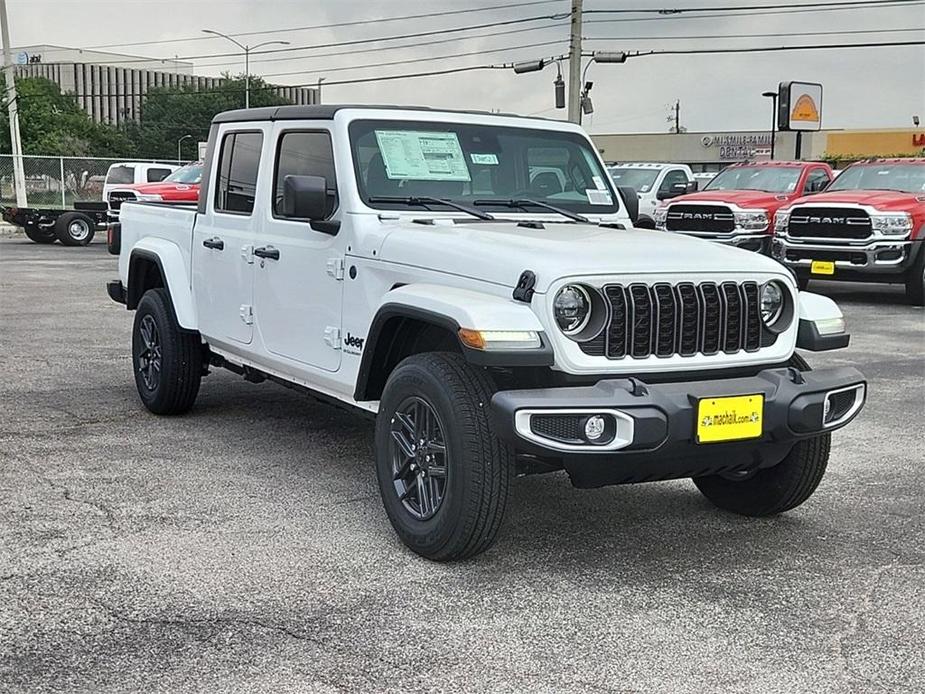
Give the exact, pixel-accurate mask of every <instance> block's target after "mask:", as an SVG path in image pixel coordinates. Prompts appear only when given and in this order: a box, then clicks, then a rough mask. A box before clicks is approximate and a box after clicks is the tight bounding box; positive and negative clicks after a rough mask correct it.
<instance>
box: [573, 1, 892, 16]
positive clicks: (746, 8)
mask: <svg viewBox="0 0 925 694" xmlns="http://www.w3.org/2000/svg"><path fill="white" fill-rule="evenodd" d="M896 4H899V5H902V4H910V0H843V1H841V2H802V3H792V2H788V3H775V4H770V5H727V6H721V7H715V6H714V7H680V8H670V9H667V8H645V9H639V8H624V9H617V10H585V11H584V14H660V15H679V14H686V13H689V12H711V11H716V10H722V11H723V12H752V11H755V10H787V9H796V8H800V9H809V8H819V9H823V10H824V9H827V8H837V7H870V6H876V5H896Z"/></svg>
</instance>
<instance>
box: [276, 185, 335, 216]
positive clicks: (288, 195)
mask: <svg viewBox="0 0 925 694" xmlns="http://www.w3.org/2000/svg"><path fill="white" fill-rule="evenodd" d="M327 204H328V184H327V181H325V180H324V176H295V175H289V176H286V177H285V178H284V179H283V215H285V216H286V217H295V218H296V219H307V220H309V221H312V222H314V221H319V220H322V219H324V217H325V212H326V209H327Z"/></svg>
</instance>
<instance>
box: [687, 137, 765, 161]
mask: <svg viewBox="0 0 925 694" xmlns="http://www.w3.org/2000/svg"><path fill="white" fill-rule="evenodd" d="M700 144H701V145H703V146H704V147H707V148H716V149H717V150H719V158H720V159H722V160H724V161H730V160H731V161H744V160H746V159H754V158H756V157H759V156H761V154H760V153H761V152H763V151H764V150H765V149H767V150H768V152H769V153H770V147H771V134H770V133H728V134H720V135H704V136H703V137H701V138H700Z"/></svg>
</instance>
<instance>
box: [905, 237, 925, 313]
mask: <svg viewBox="0 0 925 694" xmlns="http://www.w3.org/2000/svg"><path fill="white" fill-rule="evenodd" d="M919 244H920V245H922V248H919V249H918V250H919V257H918V258H916V260H915V263H913V265H912V267H911V268H909V275H908V276H907V277H906V298H907V299H908V300H909V303H910V304H912V305H913V306H925V241H920V242H919Z"/></svg>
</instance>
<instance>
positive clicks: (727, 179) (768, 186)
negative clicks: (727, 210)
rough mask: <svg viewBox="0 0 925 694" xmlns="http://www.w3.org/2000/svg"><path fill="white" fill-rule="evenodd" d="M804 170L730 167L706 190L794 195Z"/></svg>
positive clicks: (711, 182) (707, 186)
mask: <svg viewBox="0 0 925 694" xmlns="http://www.w3.org/2000/svg"><path fill="white" fill-rule="evenodd" d="M801 172H802V169H800V168H799V167H797V166H786V167H785V166H730V167H729V168H728V169H724V170H723V171H722V172H721V173H720V174H719V175H718V176H717V177H716V178H714V179H713V180H712V181H710V182H709V183H708V184H707V185H706V186H705V187H704V190H761V191H764V192H766V193H792V192H794V191H795V190H796V189H797V183H799V181H800V173H801Z"/></svg>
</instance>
